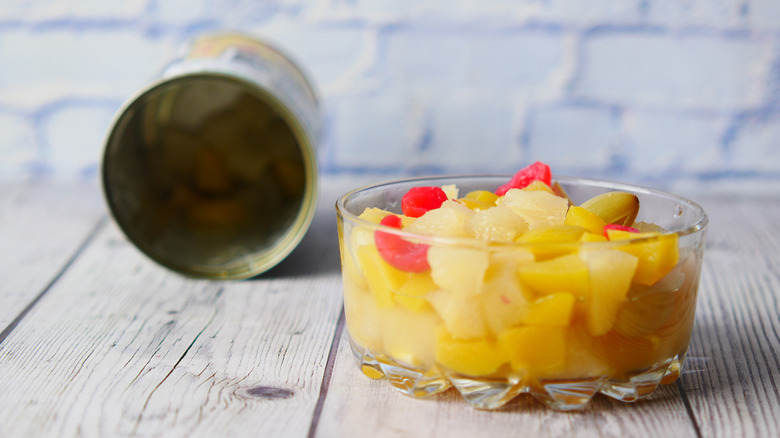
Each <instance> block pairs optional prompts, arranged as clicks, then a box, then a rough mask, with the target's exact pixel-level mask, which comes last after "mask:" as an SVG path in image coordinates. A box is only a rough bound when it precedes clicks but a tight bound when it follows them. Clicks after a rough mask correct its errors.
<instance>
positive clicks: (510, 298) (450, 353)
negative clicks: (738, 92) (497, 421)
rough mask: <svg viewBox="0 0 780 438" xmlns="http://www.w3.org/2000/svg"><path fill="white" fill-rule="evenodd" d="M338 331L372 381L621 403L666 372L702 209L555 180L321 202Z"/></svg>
mask: <svg viewBox="0 0 780 438" xmlns="http://www.w3.org/2000/svg"><path fill="white" fill-rule="evenodd" d="M336 208H337V212H338V231H339V245H340V250H341V263H342V273H343V284H344V308H345V314H346V324H347V330H348V333H349V341H350V344H351V347H352V350H353V352H354V354H355V357H356V358H357V362H358V364H359V366H360V368H361V370H362V371H363V373H364V374H366V375H367V376H369V377H372V378H386V379H387V380H388V381H389V383H390V384H391V385H392V386H393V387H394V388H396V389H398V390H400V391H401V392H403V393H405V394H407V395H411V396H414V397H423V396H427V395H431V394H435V393H438V392H441V391H444V390H446V389H448V388H450V387H455V389H457V390H458V391H459V392H460V394H461V395H462V396H463V398H464V399H465V400H466V401H468V402H469V403H470V404H471V405H472V406H474V407H476V408H480V409H495V408H498V407H500V406H502V405H504V404H505V403H507V402H508V401H509V400H511V399H512V398H514V397H515V396H517V395H518V394H521V393H530V394H532V395H533V396H534V397H536V398H537V399H539V400H542V401H544V402H545V403H547V404H548V405H549V406H551V407H552V408H554V409H559V410H572V409H579V408H582V407H583V406H585V405H586V404H587V403H588V401H589V400H590V399H591V397H593V395H594V394H596V393H598V392H601V393H603V394H606V395H608V396H610V397H613V398H616V399H618V400H622V401H635V400H638V399H641V398H643V397H646V396H648V395H649V394H651V393H652V392H653V391H655V389H656V388H657V387H658V385H659V384H665V383H670V382H673V381H674V380H676V379H677V378H678V377H679V375H680V370H681V367H682V365H683V361H684V359H685V354H686V351H687V349H688V344H689V342H690V338H691V330H692V327H693V321H694V311H695V308H696V296H697V288H698V283H699V277H700V271H701V265H702V252H703V244H704V237H705V231H706V225H707V216H706V214H705V213H704V211H703V210H702V209H701V207H699V206H698V205H697V204H695V203H693V202H691V201H689V200H686V199H684V198H681V197H679V196H675V195H672V194H669V193H665V192H661V191H657V190H651V189H646V188H642V187H636V186H630V185H625V184H617V183H610V182H604V181H597V180H589V179H579V178H565V177H556V178H555V179H552V176H551V173H550V170H549V167H547V166H546V165H544V164H543V163H539V162H537V163H534V164H532V165H531V166H528V167H527V168H525V169H522V170H521V171H519V172H518V173H517V174H516V175H514V177H511V178H510V177H506V176H503V177H502V176H461V177H434V178H426V179H411V180H406V181H398V182H391V183H386V184H380V185H375V186H372V187H367V188H363V189H359V190H356V191H353V192H350V193H348V194H346V195H344V196H342V197H341V198H340V199H339V200H338V201H337V204H336Z"/></svg>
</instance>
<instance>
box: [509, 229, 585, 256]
mask: <svg viewBox="0 0 780 438" xmlns="http://www.w3.org/2000/svg"><path fill="white" fill-rule="evenodd" d="M587 231H588V230H587V229H585V228H583V227H580V226H577V225H553V226H548V227H539V228H535V229H533V230H531V231H529V232H527V233H525V234H523V235H522V236H521V237H520V238H518V239H517V242H518V243H524V244H528V245H532V246H531V247H530V248H529V249H530V251H531V252H533V253H534V255H536V257H537V259H539V260H546V259H550V258H553V257H557V256H560V255H563V254H567V253H570V252H572V251H574V250H576V249H577V242H578V241H579V240H580V238H581V237H582V235H583V234H585V232H587Z"/></svg>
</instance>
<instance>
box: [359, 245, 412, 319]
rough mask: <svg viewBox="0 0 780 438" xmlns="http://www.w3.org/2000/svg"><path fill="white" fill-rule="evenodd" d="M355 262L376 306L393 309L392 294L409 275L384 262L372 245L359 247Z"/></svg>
mask: <svg viewBox="0 0 780 438" xmlns="http://www.w3.org/2000/svg"><path fill="white" fill-rule="evenodd" d="M357 260H358V264H359V266H360V268H361V271H362V272H363V274H364V275H365V278H366V282H367V283H368V289H369V290H370V291H371V294H372V295H373V296H374V300H375V301H376V305H377V306H378V307H380V308H383V309H385V308H390V307H393V292H395V291H397V290H398V289H400V287H401V286H402V285H403V284H404V283H405V282H406V280H407V278H408V277H409V274H408V273H406V272H403V271H400V270H398V269H396V268H394V267H392V266H390V265H389V264H388V263H387V262H385V261H384V260H383V259H382V256H380V255H379V251H377V249H376V247H375V246H374V245H362V246H359V247H358V248H357Z"/></svg>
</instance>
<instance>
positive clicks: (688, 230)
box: [335, 173, 709, 249]
mask: <svg viewBox="0 0 780 438" xmlns="http://www.w3.org/2000/svg"><path fill="white" fill-rule="evenodd" d="M510 178H512V175H511V174H487V173H476V174H447V175H428V176H416V177H410V178H397V179H392V180H386V181H381V182H378V183H372V184H368V185H364V186H362V187H358V188H355V189H353V190H350V191H349V192H347V193H344V194H343V195H341V196H339V198H338V199H337V200H336V203H335V208H336V214H337V216H338V217H339V218H340V219H341V220H349V221H350V222H353V223H355V224H357V225H359V226H361V227H362V228H368V229H371V230H373V231H384V232H388V233H391V234H395V235H398V236H400V237H403V238H405V239H408V240H411V241H415V242H421V243H433V242H436V243H438V244H445V245H447V244H450V245H467V246H478V247H480V248H485V247H489V248H514V249H518V248H529V247H542V246H545V247H546V246H550V247H555V246H562V245H566V246H570V245H572V244H574V245H578V246H599V247H606V246H625V245H626V244H628V243H637V242H645V241H652V240H658V239H659V238H662V237H663V236H668V235H673V234H675V235H677V237H678V238H679V237H683V236H687V235H691V234H695V233H697V232H700V231H705V230H706V228H707V225H708V223H709V217H708V215H707V212H706V211H705V210H704V209H703V208H702V207H701V205H699V204H698V203H696V202H694V201H692V200H690V199H688V198H685V197H683V196H680V195H676V194H674V193H671V192H668V191H665V190H660V189H656V188H651V187H647V186H643V185H638V184H630V183H623V182H616V181H611V180H606V179H598V178H587V177H572V176H556V175H553V178H552V181H553V183H555V182H566V183H579V184H582V185H587V186H591V187H601V188H605V189H611V190H623V191H628V192H632V193H636V194H644V195H652V196H661V197H665V198H670V199H672V200H674V201H675V202H678V203H680V204H684V205H686V206H688V207H689V208H691V209H693V210H694V211H695V212H696V213H697V215H698V216H699V217H698V219H697V220H696V221H694V222H693V223H692V224H691V225H689V226H687V227H685V228H682V229H679V230H671V231H667V232H665V233H661V234H654V235H649V236H647V235H645V236H642V237H636V238H631V239H624V240H619V241H605V242H568V243H559V242H553V243H536V242H532V243H526V242H491V241H486V240H481V239H476V238H468V237H443V236H431V235H424V234H418V233H413V232H409V231H405V230H401V229H398V228H393V227H389V226H386V225H381V224H377V223H374V222H371V221H368V220H365V219H361V218H360V217H358V215H356V214H354V213H351V212H350V211H348V210H347V208H346V202H347V200H348V199H349V198H351V197H354V196H355V195H357V194H359V193H361V192H365V191H369V190H377V189H381V188H383V187H387V188H389V187H390V186H395V185H401V184H410V183H414V182H421V181H429V182H436V181H448V182H449V183H454V180H458V179H469V180H477V179H496V180H498V181H497V182H501V181H503V182H506V181H509V180H510ZM429 185H436V184H429ZM441 185H443V184H438V186H441ZM394 214H398V213H394Z"/></svg>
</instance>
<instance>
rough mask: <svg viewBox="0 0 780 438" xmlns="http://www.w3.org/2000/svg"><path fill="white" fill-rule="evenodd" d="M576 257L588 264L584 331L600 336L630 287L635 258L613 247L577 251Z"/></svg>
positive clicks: (614, 315) (612, 319)
mask: <svg viewBox="0 0 780 438" xmlns="http://www.w3.org/2000/svg"><path fill="white" fill-rule="evenodd" d="M580 257H581V258H582V259H583V260H585V263H586V264H587V266H588V277H589V279H590V300H589V305H588V313H587V315H588V318H587V326H588V333H590V334H591V335H592V336H601V335H603V334H605V333H607V332H608V331H610V330H612V326H613V324H614V323H615V317H616V315H617V311H618V308H619V307H620V305H621V304H622V303H623V302H624V301H625V299H626V295H627V294H628V290H629V288H630V287H631V279H632V278H633V277H634V272H635V271H636V267H637V263H638V260H637V258H636V257H635V256H633V255H631V254H629V253H627V252H623V251H620V250H616V249H592V250H588V251H581V252H580Z"/></svg>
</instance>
